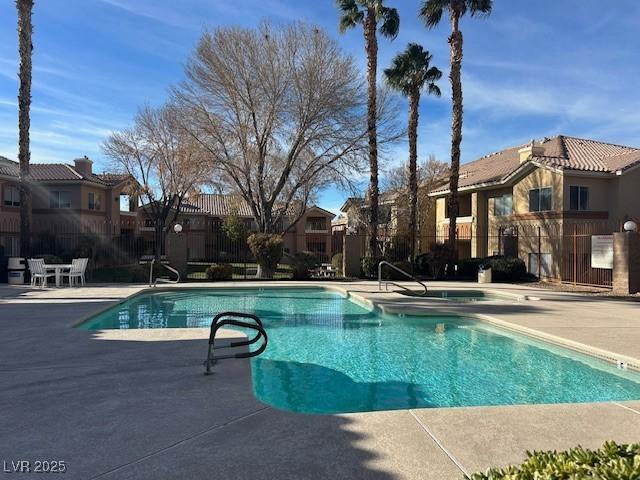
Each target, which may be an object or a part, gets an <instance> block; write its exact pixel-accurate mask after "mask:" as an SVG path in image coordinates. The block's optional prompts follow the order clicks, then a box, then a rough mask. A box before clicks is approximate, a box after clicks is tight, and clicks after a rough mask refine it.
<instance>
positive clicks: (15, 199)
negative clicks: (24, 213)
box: [4, 185, 20, 207]
mask: <svg viewBox="0 0 640 480" xmlns="http://www.w3.org/2000/svg"><path fill="white" fill-rule="evenodd" d="M4 204H5V206H7V207H19V206H20V192H19V191H18V189H17V188H16V187H13V186H9V185H7V186H6V187H4Z"/></svg>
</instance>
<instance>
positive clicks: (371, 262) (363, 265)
mask: <svg viewBox="0 0 640 480" xmlns="http://www.w3.org/2000/svg"><path fill="white" fill-rule="evenodd" d="M382 260H385V258H384V257H370V256H367V257H362V258H361V259H360V272H361V276H362V277H364V278H378V264H379V263H380V262H381V261H382Z"/></svg>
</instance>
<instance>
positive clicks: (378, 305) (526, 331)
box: [71, 283, 640, 372]
mask: <svg viewBox="0 0 640 480" xmlns="http://www.w3.org/2000/svg"><path fill="white" fill-rule="evenodd" d="M183 285H184V284H183ZM286 287H288V288H296V289H324V290H331V291H335V292H338V293H340V294H341V295H343V296H344V297H345V298H349V299H351V300H355V302H356V303H358V304H359V305H361V306H363V307H365V308H368V309H370V310H376V309H377V310H379V311H380V312H382V313H384V314H388V315H414V316H424V317H429V316H435V315H440V316H441V315H443V314H444V315H447V316H452V317H458V318H471V319H475V320H479V321H482V322H485V323H488V324H492V325H494V326H497V327H500V328H503V329H505V330H508V331H511V332H514V333H519V334H522V335H525V336H527V337H530V338H533V339H536V340H540V341H543V342H547V343H550V344H553V345H556V346H559V347H563V348H566V349H568V350H571V351H574V352H577V353H581V354H584V355H588V356H591V357H594V358H597V359H600V360H603V361H606V362H607V363H610V364H614V365H616V366H618V368H621V369H622V370H632V371H636V372H640V359H638V358H634V357H631V356H628V355H622V354H618V353H615V352H612V351H609V350H605V349H601V348H598V347H593V346H591V345H587V344H584V343H581V342H576V341H573V340H569V339H566V338H562V337H559V336H557V335H553V334H549V333H545V332H542V331H539V330H536V329H533V328H529V327H525V326H521V325H517V324H514V323H511V322H508V321H506V320H501V319H499V318H496V317H495V316H493V315H488V314H485V313H473V312H465V313H464V314H461V313H460V312H456V311H451V310H447V309H446V308H444V309H442V308H440V307H441V306H442V307H446V306H447V304H450V303H451V302H450V301H449V300H447V299H445V298H438V297H428V300H430V301H437V302H438V303H439V305H438V311H437V312H435V311H434V312H431V311H429V310H427V308H430V307H431V306H425V307H424V308H416V307H415V306H407V305H389V304H387V303H383V301H382V300H381V299H376V298H368V297H367V296H364V295H362V293H361V292H352V291H349V290H348V289H347V288H345V287H344V286H342V285H336V284H323V283H320V284H313V285H310V284H295V285H286ZM255 288H260V289H277V288H283V285H260V286H257V285H246V286H238V285H215V284H207V285H185V286H179V287H176V286H175V285H170V286H169V285H166V286H164V285H163V286H159V287H151V286H147V287H144V288H141V289H140V290H138V291H137V292H134V293H132V294H131V295H129V296H127V297H124V298H122V299H121V300H119V301H118V302H116V303H114V304H110V305H106V306H104V307H103V308H100V309H98V310H96V311H94V312H92V313H91V314H88V315H84V316H83V317H81V318H80V319H79V320H77V321H76V322H74V323H73V324H72V325H71V327H72V328H76V327H78V326H80V325H81V324H83V323H85V322H87V321H88V320H89V319H91V318H93V317H96V316H97V315H100V314H102V313H104V312H106V311H107V310H110V309H112V308H115V307H117V306H118V305H121V304H123V303H125V302H128V301H130V300H132V299H134V298H136V297H137V296H140V295H144V294H148V293H152V292H171V291H184V290H218V289H219V290H238V289H255ZM435 290H436V291H445V290H446V291H451V290H456V291H465V290H469V289H466V288H445V289H435ZM472 290H474V291H482V292H486V293H489V294H490V295H493V296H494V297H502V299H505V298H509V299H511V300H513V301H538V300H540V298H539V297H537V296H534V295H526V294H525V295H519V294H514V293H509V292H501V291H497V290H494V289H491V288H482V287H477V286H474V288H473V289H472ZM381 293H382V294H385V295H392V294H393V295H398V298H401V297H404V298H407V296H406V295H402V294H400V293H397V292H394V291H384V292H367V294H366V295H376V294H381ZM411 298H414V299H419V298H420V297H411ZM389 300H393V299H392V298H386V299H384V301H389ZM440 302H441V303H440ZM105 330H113V329H103V330H99V329H97V330H94V331H95V332H100V331H105ZM202 330H209V327H202ZM87 331H90V330H87Z"/></svg>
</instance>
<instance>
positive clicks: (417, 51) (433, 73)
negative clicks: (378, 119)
mask: <svg viewBox="0 0 640 480" xmlns="http://www.w3.org/2000/svg"><path fill="white" fill-rule="evenodd" d="M431 58H432V57H431V54H430V53H429V51H428V50H425V49H424V48H423V47H422V45H418V44H417V43H409V44H408V45H407V48H406V49H405V50H404V51H403V52H401V53H399V54H398V55H396V56H395V58H394V59H393V60H392V62H391V67H389V68H387V69H386V70H384V75H385V79H386V81H387V84H388V85H389V86H390V87H391V88H393V89H395V90H398V91H400V92H401V93H402V94H403V95H409V94H410V93H411V92H415V91H416V90H418V91H419V90H421V89H423V88H424V87H425V85H426V86H427V87H428V92H429V93H430V94H431V93H433V94H435V95H437V94H439V92H440V90H439V89H438V87H437V86H436V85H435V82H436V81H437V80H439V79H440V78H441V77H442V72H441V71H440V70H438V69H437V68H436V67H431V66H430V62H431Z"/></svg>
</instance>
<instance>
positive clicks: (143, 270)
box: [91, 265, 149, 283]
mask: <svg viewBox="0 0 640 480" xmlns="http://www.w3.org/2000/svg"><path fill="white" fill-rule="evenodd" d="M91 281H92V282H99V283H146V282H148V281H149V265H123V266H119V267H102V268H96V269H95V270H93V272H92V273H91Z"/></svg>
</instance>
